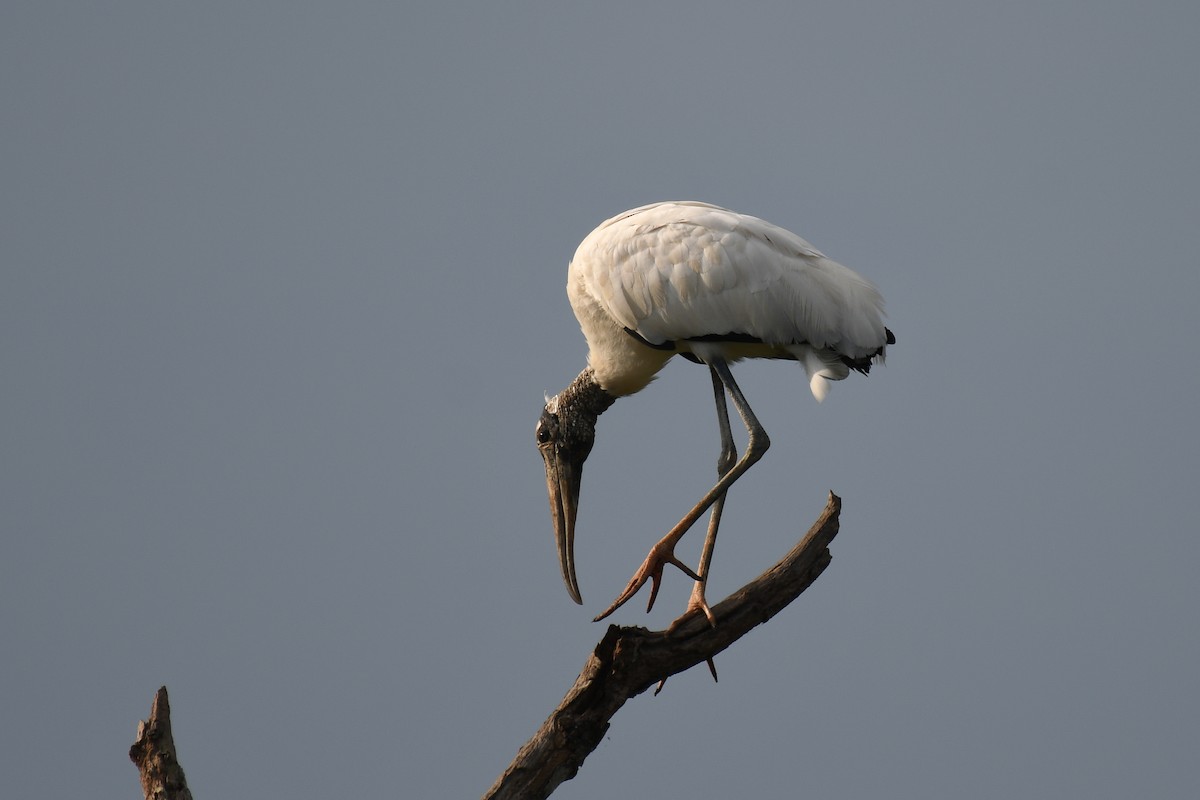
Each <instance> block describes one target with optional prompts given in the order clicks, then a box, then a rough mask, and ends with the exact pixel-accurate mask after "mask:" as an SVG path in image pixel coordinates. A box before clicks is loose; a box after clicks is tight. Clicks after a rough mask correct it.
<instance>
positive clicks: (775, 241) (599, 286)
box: [571, 202, 887, 379]
mask: <svg viewBox="0 0 1200 800" xmlns="http://www.w3.org/2000/svg"><path fill="white" fill-rule="evenodd" d="M571 269H572V271H578V272H579V273H580V277H582V278H583V282H584V285H585V286H586V287H587V289H588V292H589V294H590V295H591V296H592V298H594V299H595V301H596V302H597V303H598V304H599V305H600V306H601V307H602V308H603V309H604V310H605V311H606V312H607V313H608V314H609V315H610V316H611V317H612V318H613V319H614V320H615V321H616V322H617V323H618V324H619V325H620V326H622V327H625V328H629V329H630V330H633V331H636V332H637V334H638V335H639V336H641V337H642V338H643V339H645V340H646V341H648V342H651V343H653V344H661V343H663V342H667V341H676V340H681V339H689V338H694V337H700V336H706V335H721V334H745V335H749V336H753V337H755V338H757V339H760V340H761V341H763V342H765V343H767V344H774V345H780V346H786V345H799V344H808V345H810V346H811V347H813V348H817V349H828V350H832V351H834V353H836V354H840V355H846V356H849V357H851V358H862V357H865V356H869V355H873V354H874V353H876V352H877V351H878V350H879V349H880V347H882V346H883V345H884V344H885V343H886V341H887V339H886V332H885V329H884V324H883V298H882V297H881V296H880V294H879V292H878V290H876V288H875V287H874V286H873V285H871V283H870V282H868V281H867V280H865V279H864V278H862V277H861V276H859V275H858V274H856V273H855V272H853V271H852V270H850V269H848V268H847V267H844V266H842V265H841V264H838V263H837V262H835V261H832V260H830V259H828V258H826V257H825V256H824V255H823V254H822V253H821V252H820V251H818V250H817V249H816V248H814V247H813V246H812V245H811V244H809V243H808V242H806V241H805V240H804V239H801V238H800V237H799V236H797V235H796V234H794V233H791V232H790V231H787V230H784V229H783V228H780V227H778V226H775V225H772V224H770V223H769V222H766V221H764V220H761V219H758V218H757V217H751V216H747V215H744V214H738V213H736V212H733V211H728V210H726V209H723V208H718V207H717V206H711V205H707V204H704V203H682V202H671V203H656V204H653V205H648V206H643V207H641V208H636V209H633V210H632V211H628V212H626V213H624V214H621V215H619V216H616V217H613V218H612V219H610V220H608V221H606V222H604V223H603V224H601V225H600V227H598V228H596V230H594V231H593V232H592V233H591V234H589V235H588V237H587V238H586V239H584V240H583V242H582V243H581V244H580V245H579V249H578V250H577V251H576V253H575V257H574V258H573V259H572V262H571ZM788 349H789V350H790V349H791V348H788ZM796 355H797V356H798V360H800V361H801V363H804V364H805V367H806V369H807V370H808V371H809V373H810V375H811V374H812V370H811V369H810V364H809V363H808V362H809V359H805V358H802V357H799V354H796ZM826 355H827V356H830V355H833V353H829V354H826ZM826 360H827V359H826ZM835 360H836V359H835ZM828 377H830V378H833V379H836V378H835V376H833V375H830V376H828ZM839 377H844V375H842V376H839Z"/></svg>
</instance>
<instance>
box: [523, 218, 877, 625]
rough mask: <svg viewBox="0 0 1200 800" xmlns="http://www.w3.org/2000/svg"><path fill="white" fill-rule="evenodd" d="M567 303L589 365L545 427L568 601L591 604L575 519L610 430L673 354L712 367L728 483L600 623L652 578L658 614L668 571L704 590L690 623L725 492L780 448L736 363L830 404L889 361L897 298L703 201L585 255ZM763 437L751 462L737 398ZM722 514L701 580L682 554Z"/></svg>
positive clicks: (578, 254) (688, 519)
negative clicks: (836, 387)
mask: <svg viewBox="0 0 1200 800" xmlns="http://www.w3.org/2000/svg"><path fill="white" fill-rule="evenodd" d="M567 295H568V297H569V298H570V301H571V307H572V309H574V311H575V316H576V317H577V318H578V319H579V324H580V327H581V328H582V329H583V334H584V336H585V337H586V339H587V343H588V365H587V367H586V368H585V369H584V370H583V371H582V372H581V373H579V376H578V377H576V378H575V380H574V381H572V382H571V384H570V385H569V386H568V387H567V388H566V389H564V390H563V391H562V392H560V393H559V394H557V395H555V396H554V397H552V398H550V399H549V400H548V401H547V402H546V405H545V408H544V409H543V411H542V415H541V418H540V419H539V420H538V424H537V443H538V448H539V449H540V450H541V453H542V457H543V459H544V460H545V462H546V484H547V488H548V490H549V494H550V512H551V516H552V518H553V521H554V530H555V538H556V542H557V545H558V557H559V565H560V567H561V569H562V574H563V580H564V582H565V583H566V585H567V591H568V592H569V593H570V595H571V598H572V599H574V600H575V602H576V603H582V599H581V597H580V594H579V583H578V580H577V578H576V575H575V552H574V551H575V519H576V514H577V511H578V508H579V489H580V484H581V478H582V474H583V463H584V461H585V460H586V459H587V457H588V453H590V452H591V449H592V444H593V442H594V440H595V426H596V419H597V417H599V416H600V415H601V414H603V413H604V411H605V410H606V409H607V408H608V407H609V406H610V405H612V404H613V402H615V401H616V399H617V398H618V397H624V396H625V395H630V394H633V393H634V392H637V391H639V390H641V389H643V388H645V386H646V385H647V384H649V383H650V381H651V380H653V379H654V376H655V374H656V373H657V372H658V371H659V370H661V369H662V368H663V367H664V366H665V365H666V363H667V361H668V360H670V358H671V357H672V356H675V355H681V356H683V357H684V358H686V359H688V360H690V361H693V362H696V363H699V364H705V365H707V366H708V368H709V371H710V373H711V375H712V384H713V393H714V397H715V399H716V405H717V421H718V425H719V428H720V434H721V452H720V455H719V457H718V460H717V472H718V476H719V480H718V481H717V484H716V485H715V486H714V487H713V488H712V489H711V490H710V491H709V492H708V493H707V494H706V495H704V497H703V498H701V500H700V502H698V503H697V504H696V505H695V506H694V507H693V508H692V510H691V511H689V512H688V513H687V514H686V515H685V516H684V517H683V519H682V520H680V521H679V523H678V524H677V525H676V526H675V527H674V528H672V529H671V531H670V532H669V533H667V535H666V536H664V537H663V538H662V539H661V540H660V541H659V542H658V543H657V544H655V545H654V547H653V548H651V550H650V554H649V555H648V556H647V557H646V560H645V562H643V564H642V566H641V568H639V569H638V571H637V572H636V573H635V574H634V576H633V578H632V579H631V580H630V581H629V584H628V585H627V586H626V588H625V591H624V592H622V594H621V595H620V596H619V597H618V598H617V599H616V600H615V601H614V602H613V604H612V605H611V606H610V607H609V608H608V609H607V610H606V611H604V612H603V613H602V614H600V615H599V616H598V617H596V619H597V620H599V619H603V618H604V617H606V616H608V615H609V614H611V613H612V612H613V611H615V610H616V609H617V608H618V607H620V606H621V605H623V604H624V603H625V602H626V601H627V600H629V599H630V598H631V597H632V596H633V595H634V594H636V593H637V591H638V590H639V589H640V588H641V587H642V586H643V585H645V583H646V581H647V580H651V581H652V582H653V583H652V585H651V591H650V599H649V603H648V604H647V608H646V610H647V611H649V610H650V608H651V607H653V605H654V598H655V597H656V596H657V594H658V587H659V581H660V580H661V577H662V570H663V567H664V566H665V565H666V564H668V563H669V564H674V565H675V566H677V567H679V568H680V569H681V570H683V571H684V572H685V573H686V574H688V575H689V576H691V577H692V578H693V579H694V580H695V581H696V584H695V587H694V588H693V590H692V596H691V599H690V600H689V602H688V607H687V611H685V613H684V615H683V617H681V618H680V619H679V620H677V623H678V622H680V621H682V620H684V619H687V618H689V617H691V616H693V615H695V614H698V613H703V614H705V615H706V616H707V617H708V619H709V622H710V623H712V624H714V625H715V624H716V621H715V618H714V617H713V614H712V611H711V609H710V608H709V606H708V603H707V601H706V600H705V597H704V583H705V578H706V577H707V575H708V568H709V564H710V561H711V558H712V549H713V545H714V543H715V539H716V534H717V527H718V525H719V524H720V516H721V508H722V505H723V503H724V499H725V493H726V491H727V490H728V489H729V487H730V486H731V485H732V484H733V483H734V481H736V480H737V479H738V478H739V477H741V476H742V474H743V473H744V472H745V471H746V470H747V469H749V467H750V466H751V465H753V464H754V463H755V462H756V461H758V459H759V458H761V457H762V455H763V453H764V452H766V450H767V448H768V447H769V446H770V440H769V439H768V438H767V433H766V431H765V430H763V427H762V425H760V424H759V422H758V419H757V418H756V417H755V416H754V412H753V411H751V409H750V405H749V404H748V403H747V402H746V398H745V397H744V396H743V395H742V391H741V389H739V388H738V385H737V382H736V381H735V380H734V379H733V375H732V373H731V372H730V370H729V365H730V364H731V363H733V362H736V361H739V360H741V359H743V358H776V359H790V360H794V361H798V362H799V363H800V365H801V366H802V367H803V368H804V370H805V372H806V373H807V375H808V380H809V388H810V389H811V390H812V393H813V395H814V396H815V397H816V398H817V400H818V401H820V400H823V399H824V398H825V395H826V393H827V392H828V388H829V386H828V381H837V380H841V379H843V378H845V377H846V376H847V375H849V374H850V370H851V369H853V370H857V371H858V372H862V373H864V374H865V373H866V372H868V371H869V370H870V368H871V364H872V362H873V361H876V360H882V359H883V356H884V351H885V350H886V347H887V345H889V344H893V343H894V342H895V338H894V337H893V335H892V332H891V331H890V330H888V329H887V328H886V327H884V324H883V316H884V314H883V298H882V296H881V295H880V294H879V291H878V290H877V289H876V288H875V287H874V286H873V285H872V284H871V283H870V282H869V281H867V280H866V279H864V278H862V277H860V276H859V275H858V274H857V273H855V272H853V271H852V270H850V269H849V268H847V267H844V266H842V265H841V264H838V263H837V262H835V261H831V260H830V259H828V258H826V257H825V256H824V255H822V254H821V253H820V252H818V251H817V250H816V249H815V248H814V247H813V246H812V245H810V244H809V243H808V242H806V241H804V240H803V239H801V238H800V237H799V236H797V235H795V234H794V233H791V232H789V231H786V230H784V229H783V228H779V227H776V226H775V225H772V224H770V223H768V222H765V221H763V220H761V219H758V218H757V217H751V216H747V215H745V214H738V213H736V212H733V211H728V210H726V209H723V208H718V207H717V206H712V205H708V204H706V203H696V202H667V203H655V204H652V205H647V206H642V207H640V208H635V209H633V210H632V211H626V212H625V213H623V214H619V215H617V216H615V217H613V218H612V219H609V220H607V221H606V222H604V223H602V224H601V225H600V226H599V227H598V228H596V229H595V230H594V231H592V232H591V233H590V234H588V236H587V237H586V238H585V239H584V240H583V242H582V243H581V244H580V245H579V248H578V249H577V250H576V251H575V257H574V258H573V259H572V260H571V264H570V267H569V269H568V276H567ZM726 392H728V394H729V397H730V398H731V399H732V400H733V405H734V408H736V409H737V411H738V414H739V415H740V416H741V418H742V421H743V423H745V425H746V430H747V432H748V434H749V440H748V442H747V445H746V450H745V453H743V455H742V457H741V458H740V459H738V458H737V453H736V450H735V448H734V443H733V436H732V434H731V432H730V428H729V413H728V410H727V408H726V405H725V393H726ZM709 508H711V509H712V516H711V520H710V523H709V530H708V537H707V539H706V540H705V543H704V550H703V553H702V555H701V563H700V568H699V570H697V571H695V572H693V571H692V570H691V569H690V568H688V567H687V566H685V565H684V564H683V563H682V562H681V561H679V559H678V558H676V557H675V553H674V548H675V544H676V543H677V542H678V541H679V539H680V538H681V537H682V536H683V534H684V533H686V532H687V530H688V529H689V528H690V527H691V526H692V525H693V524H694V523H695V522H696V520H697V519H699V518H700V516H701V515H702V514H704V512H705V511H706V510H708V509H709Z"/></svg>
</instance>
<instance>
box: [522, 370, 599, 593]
mask: <svg viewBox="0 0 1200 800" xmlns="http://www.w3.org/2000/svg"><path fill="white" fill-rule="evenodd" d="M615 401H616V398H615V397H614V396H613V395H611V394H609V393H608V392H606V391H605V390H604V389H603V388H602V387H601V386H600V384H599V383H597V382H596V376H595V373H594V372H593V371H592V368H591V367H588V368H587V369H585V370H584V371H583V372H581V373H579V376H578V377H577V378H575V380H574V381H572V382H571V385H570V386H568V387H567V388H566V389H563V390H562V391H561V392H559V393H558V394H557V395H555V396H554V397H551V398H550V399H549V400H547V401H546V407H545V408H543V409H542V416H541V417H540V418H539V419H538V424H537V446H538V450H540V451H541V453H542V460H544V461H545V462H546V489H547V490H548V491H549V493H550V517H551V519H553V520H554V540H555V542H556V543H557V545H558V563H559V566H560V567H562V576H563V582H565V583H566V584H567V592H569V593H570V595H571V599H572V600H574V601H575V602H576V603H582V602H583V598H581V597H580V596H579V581H578V580H576V578H575V515H576V513H577V512H578V511H579V486H580V482H581V481H582V479H583V462H584V461H587V457H588V453H590V452H592V444H593V443H594V442H595V441H596V418H597V417H599V416H600V415H601V414H603V413H604V411H605V409H607V408H608V407H609V406H611V405H612V404H613V403H614V402H615Z"/></svg>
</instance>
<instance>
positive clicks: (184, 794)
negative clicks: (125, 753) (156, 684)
mask: <svg viewBox="0 0 1200 800" xmlns="http://www.w3.org/2000/svg"><path fill="white" fill-rule="evenodd" d="M129 760H130V761H132V762H133V763H134V764H136V765H137V768H138V774H139V775H140V776H141V779H142V794H143V795H144V796H145V798H146V800H192V793H191V792H190V791H188V788H187V780H186V779H184V777H183V767H181V766H179V759H178V758H176V757H175V737H174V736H172V735H171V704H170V703H169V702H168V701H167V687H165V686H163V687H161V688H160V689H159V690H158V692H157V693H156V694H155V695H154V704H153V705H152V706H151V707H150V718H149V719H147V720H143V721H142V722H139V723H138V731H137V741H135V742H134V743H133V746H132V747H130V748H129Z"/></svg>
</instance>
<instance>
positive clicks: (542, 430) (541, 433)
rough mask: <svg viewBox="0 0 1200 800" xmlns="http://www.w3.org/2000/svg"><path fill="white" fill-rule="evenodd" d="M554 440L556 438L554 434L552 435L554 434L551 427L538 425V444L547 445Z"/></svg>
mask: <svg viewBox="0 0 1200 800" xmlns="http://www.w3.org/2000/svg"><path fill="white" fill-rule="evenodd" d="M553 438H554V434H552V433H551V432H550V427H549V426H548V425H544V424H543V425H538V426H537V440H538V444H546V443H547V442H549V441H550V440H551V439H553Z"/></svg>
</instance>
